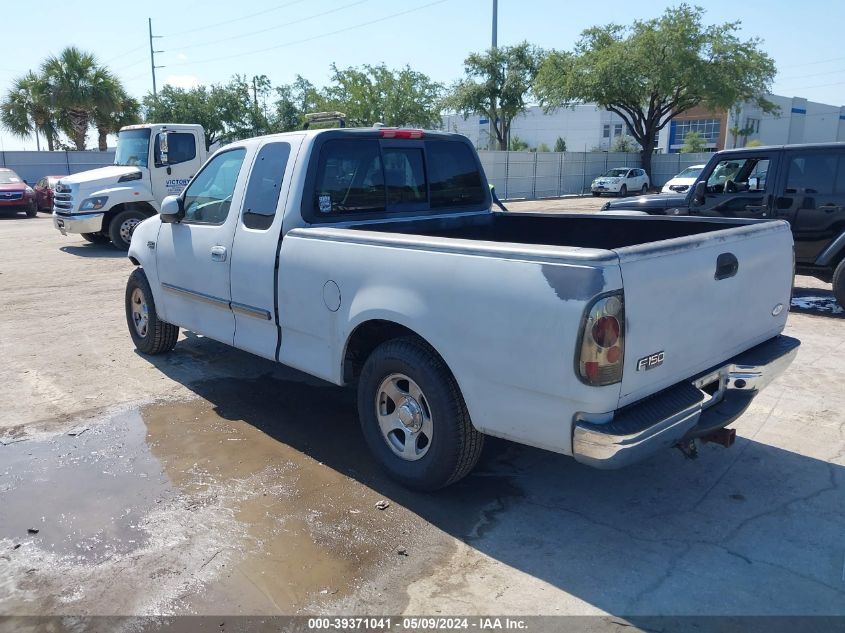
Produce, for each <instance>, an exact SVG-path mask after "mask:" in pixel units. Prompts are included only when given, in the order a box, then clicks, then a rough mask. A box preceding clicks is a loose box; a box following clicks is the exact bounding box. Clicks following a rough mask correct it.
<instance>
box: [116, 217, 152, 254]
mask: <svg viewBox="0 0 845 633" xmlns="http://www.w3.org/2000/svg"><path fill="white" fill-rule="evenodd" d="M146 219H147V216H146V215H144V214H143V213H141V212H140V211H136V210H135V209H127V210H126V211H121V212H120V213H118V214H117V215H116V216H114V217H113V218H112V220H111V222H110V223H109V239H110V240H111V243H112V245H113V246H114V247H115V248H116V249H118V250H121V251H128V250H129V244H130V243H131V242H132V233H134V232H135V227H136V226H138V225H139V224H140V223H141V222H143V221H144V220H146Z"/></svg>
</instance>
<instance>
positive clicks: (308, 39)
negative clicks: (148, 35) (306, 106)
mask: <svg viewBox="0 0 845 633" xmlns="http://www.w3.org/2000/svg"><path fill="white" fill-rule="evenodd" d="M444 2H449V0H436V1H435V2H429V3H427V4H423V5H420V6H418V7H414V8H412V9H406V10H405V11H399V12H397V13H391V14H389V15H385V16H383V17H381V18H377V19H375V20H369V21H367V22H361V23H360V24H353V25H352V26H347V27H344V28H342V29H337V30H336V31H331V32H329V33H321V34H320V35H313V36H311V37H306V38H303V39H301V40H295V41H292V42H285V43H284V44H276V45H275V46H268V47H267V48H260V49H257V50H252V51H247V52H244V53H239V54H237V55H224V56H222V57H213V58H211V59H203V60H199V61H189V62H180V63H176V64H171V66H191V65H194V64H211V63H213V62H219V61H226V60H230V59H236V58H238V57H246V56H249V55H256V54H258V53H266V52H267V51H273V50H277V49H280V48H285V47H288V46H295V45H296V44H304V43H305V42H312V41H314V40H318V39H322V38H324V37H331V36H332V35H338V34H339V33H346V32H347V31H352V30H354V29H359V28H362V27H365V26H370V25H372V24H378V23H379V22H385V21H386V20H392V19H393V18H398V17H401V16H403V15H408V14H409V13H414V12H416V11H421V10H423V9H427V8H429V7H433V6H435V5H438V4H443V3H444Z"/></svg>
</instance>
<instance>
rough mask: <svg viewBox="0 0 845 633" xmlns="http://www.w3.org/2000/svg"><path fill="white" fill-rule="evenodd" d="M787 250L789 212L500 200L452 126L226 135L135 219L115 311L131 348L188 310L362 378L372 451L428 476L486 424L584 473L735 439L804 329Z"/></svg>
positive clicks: (219, 334) (149, 345)
mask: <svg viewBox="0 0 845 633" xmlns="http://www.w3.org/2000/svg"><path fill="white" fill-rule="evenodd" d="M791 252H792V238H791V235H790V233H789V226H788V225H787V224H786V223H785V222H762V223H749V222H748V221H746V220H731V219H723V218H721V219H716V218H714V219H711V220H702V219H694V220H693V219H690V218H647V217H632V218H626V217H610V216H602V215H601V214H592V215H581V214H572V215H555V214H549V213H534V214H530V213H500V212H493V211H492V210H491V195H490V189H489V187H488V184H487V182H486V178H485V176H484V172H483V170H482V167H481V163H480V161H479V158H478V155H477V154H476V152H475V149H474V147H473V145H472V143H471V141H470V140H469V139H468V138H466V137H465V136H461V135H458V134H448V133H443V132H428V131H422V130H409V129H396V128H380V129H348V128H347V129H324V130H309V131H304V132H291V133H286V134H277V135H272V136H265V137H261V138H254V139H247V140H243V141H235V142H232V143H230V144H229V145H226V146H225V147H224V148H222V149H219V150H218V151H217V152H215V153H214V154H213V155H212V156H211V158H210V159H209V160H208V162H206V164H205V165H204V166H203V167H202V168H201V170H200V171H199V173H198V174H197V175H196V176H195V177H194V178H193V180H192V181H191V182H190V184H189V185H188V186H187V188H186V189H185V191H184V192H183V193H182V194H181V195H179V196H170V197H168V198H166V199H165V200H164V202H163V203H162V207H161V212H160V214H158V215H156V216H153V217H151V218H149V219H147V220H144V221H143V222H142V223H141V224H140V225H138V227H137V228H136V229H135V232H134V234H133V236H132V243H131V245H130V247H129V258H130V260H131V261H132V262H133V263H134V264H135V265H136V266H137V268H136V269H135V270H134V271H133V272H132V273H131V275H130V276H129V280H128V282H127V286H126V293H125V309H126V320H127V326H128V328H129V333H130V335H131V337H132V340H133V342H134V344H135V346H136V348H137V349H138V350H139V351H140V352H142V353H146V354H158V353H163V352H167V351H169V350H171V349H172V348H173V347H174V346H175V345H176V341H177V338H178V334H179V328H180V327H183V328H186V329H188V330H191V331H192V332H197V333H200V334H202V335H205V336H207V337H209V338H212V339H215V340H217V341H221V342H223V343H226V344H228V345H232V346H234V347H236V348H239V349H243V350H246V351H248V352H251V353H253V354H257V355H259V356H263V357H265V358H267V359H270V360H273V361H277V362H280V363H284V364H286V365H290V366H292V367H295V368H297V369H299V370H301V371H304V372H307V373H309V374H311V375H314V376H317V377H319V378H322V379H324V380H327V381H329V382H332V383H335V384H337V385H346V384H349V385H357V393H358V417H359V420H360V423H361V427H362V430H363V434H364V437H365V438H366V442H367V444H368V446H369V449H370V451H371V452H372V454H373V455H374V457H375V459H376V460H377V461H378V462H379V463H380V464H381V465H382V467H383V468H384V469H385V470H386V471H387V472H388V473H389V474H390V475H391V476H392V477H394V478H395V479H397V480H399V481H400V482H402V483H404V484H405V485H407V486H410V487H415V488H421V489H436V488H440V487H442V486H446V485H448V484H451V483H453V482H455V481H457V480H458V479H460V478H461V477H463V476H464V475H466V474H467V473H468V472H469V471H470V470H471V469H472V467H473V466H474V464H475V463H476V461H477V460H478V457H479V454H480V452H481V448H482V444H483V441H484V436H485V435H493V436H497V437H503V438H507V439H510V440H513V441H516V442H521V443H524V444H529V445H532V446H538V447H542V448H545V449H549V450H552V451H556V452H559V453H564V454H567V455H572V456H574V457H575V459H577V460H578V461H580V462H583V463H585V464H589V465H591V466H595V467H599V468H616V467H620V466H623V465H625V464H628V463H631V462H634V461H637V460H640V459H642V458H644V457H646V456H647V455H649V454H652V453H653V452H655V451H657V450H659V449H661V448H666V447H670V446H673V445H680V446H681V447H683V448H684V450H686V451H687V452H692V451H693V447H694V445H695V440H696V438H702V437H704V438H708V439H711V440H714V441H719V442H722V443H724V444H725V445H729V444H730V443H731V439H732V434H731V432H730V431H727V430H725V429H724V427H725V426H726V425H728V424H730V423H731V422H732V421H733V420H734V419H736V418H737V417H738V416H739V415H740V414H741V413H742V412H743V411H744V410H745V408H746V407H747V406H748V405H749V403H750V402H751V400H752V398H753V397H754V395H755V394H756V393H757V392H758V391H759V390H760V389H762V388H763V387H764V386H765V385H766V384H768V382H769V381H770V380H771V379H772V378H773V377H774V376H776V375H777V374H778V373H780V372H781V371H783V369H784V368H785V367H786V366H787V365H788V364H789V362H790V361H791V360H792V358H793V356H794V354H795V352H796V349H797V346H798V345H799V343H798V341H796V340H795V339H791V338H787V337H784V336H781V331H782V330H783V328H784V325H785V324H786V318H787V314H788V312H789V309H788V305H789V297H790V292H791V288H792V257H791ZM714 311H715V312H718V315H719V316H718V318H714ZM280 415H282V414H281V413H280ZM280 423H284V422H283V421H282V422H280Z"/></svg>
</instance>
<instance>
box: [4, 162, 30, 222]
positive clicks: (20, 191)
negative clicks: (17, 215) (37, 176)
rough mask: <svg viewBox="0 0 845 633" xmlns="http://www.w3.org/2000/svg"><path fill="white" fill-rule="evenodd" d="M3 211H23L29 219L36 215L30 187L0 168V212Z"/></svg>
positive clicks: (14, 174) (18, 177) (13, 174)
mask: <svg viewBox="0 0 845 633" xmlns="http://www.w3.org/2000/svg"><path fill="white" fill-rule="evenodd" d="M3 211H12V212H17V211H25V212H26V215H27V216H28V217H30V218H34V217H35V216H36V215H38V209H37V208H36V207H35V192H34V191H33V190H32V187H30V186H29V185H28V184H26V181H25V180H23V179H21V177H20V176H18V175H17V174H16V173H15V172H13V171H12V170H11V169H6V168H0V212H3Z"/></svg>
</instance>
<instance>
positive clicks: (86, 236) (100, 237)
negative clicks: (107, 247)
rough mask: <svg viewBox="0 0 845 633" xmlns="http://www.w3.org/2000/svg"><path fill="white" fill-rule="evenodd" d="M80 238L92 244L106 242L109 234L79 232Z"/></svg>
mask: <svg viewBox="0 0 845 633" xmlns="http://www.w3.org/2000/svg"><path fill="white" fill-rule="evenodd" d="M80 235H82V239H83V240H85V241H86V242H91V243H92V244H108V243H109V236H108V235H104V234H102V233H80Z"/></svg>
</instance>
